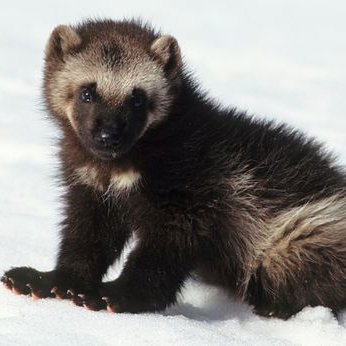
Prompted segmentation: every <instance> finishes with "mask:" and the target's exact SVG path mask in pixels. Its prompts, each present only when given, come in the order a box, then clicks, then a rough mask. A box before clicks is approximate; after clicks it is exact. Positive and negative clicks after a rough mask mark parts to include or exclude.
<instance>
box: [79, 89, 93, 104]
mask: <svg viewBox="0 0 346 346" xmlns="http://www.w3.org/2000/svg"><path fill="white" fill-rule="evenodd" d="M80 98H81V100H82V101H83V102H84V103H91V102H93V91H92V90H91V88H84V89H83V90H82V91H81V94H80Z"/></svg>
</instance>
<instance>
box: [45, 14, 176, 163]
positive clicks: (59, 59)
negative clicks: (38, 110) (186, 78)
mask: <svg viewBox="0 0 346 346" xmlns="http://www.w3.org/2000/svg"><path fill="white" fill-rule="evenodd" d="M181 65H182V63H181V55H180V49H179V46H178V43H177V41H176V40H175V39H174V38H173V37H171V36H158V35H157V34H155V33H154V32H153V31H152V30H151V29H149V28H148V27H145V26H141V25H140V24H138V23H135V22H113V21H99V22H93V21H90V22H86V23H83V24H82V25H79V26H76V27H71V26H65V25H62V26H58V27H57V28H55V29H54V31H53V32H52V34H51V36H50V38H49V41H48V43H47V47H46V58H45V74H44V94H45V98H46V103H47V107H48V109H49V110H50V112H51V113H52V114H53V116H54V117H55V118H56V119H58V120H59V123H60V124H61V125H62V126H63V127H65V128H66V127H69V128H70V129H72V130H73V131H74V134H75V135H76V136H77V137H78V138H79V140H80V142H81V143H82V145H83V146H84V147H85V148H86V149H87V150H88V151H89V152H91V153H92V154H94V155H96V156H97V157H99V158H102V159H112V158H115V157H118V156H121V155H122V154H124V153H126V152H128V151H129V150H130V149H131V148H132V147H133V146H134V145H135V144H136V142H137V141H138V140H139V138H141V137H142V136H143V135H145V132H146V130H147V129H148V128H149V127H153V126H155V124H158V123H159V122H160V121H162V119H164V118H165V117H166V116H167V113H168V111H169V108H170V106H171V103H172V98H173V93H172V86H173V85H175V84H176V83H177V82H178V80H179V74H180V71H181Z"/></svg>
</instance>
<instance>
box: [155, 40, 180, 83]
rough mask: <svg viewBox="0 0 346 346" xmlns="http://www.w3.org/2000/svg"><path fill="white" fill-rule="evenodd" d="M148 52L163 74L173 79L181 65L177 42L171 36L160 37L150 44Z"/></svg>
mask: <svg viewBox="0 0 346 346" xmlns="http://www.w3.org/2000/svg"><path fill="white" fill-rule="evenodd" d="M150 50H151V52H152V53H153V55H154V57H155V59H156V60H157V61H158V63H159V64H160V65H161V66H162V67H163V70H164V71H165V73H166V74H167V75H168V76H169V77H171V78H174V77H175V76H176V74H177V72H178V71H179V69H180V67H181V65H182V59H181V53H180V47H179V45H178V42H177V40H176V39H175V38H174V37H172V36H168V35H165V36H161V37H159V38H158V39H156V40H155V41H154V42H153V43H152V45H151V47H150Z"/></svg>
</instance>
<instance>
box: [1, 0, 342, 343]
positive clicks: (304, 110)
mask: <svg viewBox="0 0 346 346" xmlns="http://www.w3.org/2000/svg"><path fill="white" fill-rule="evenodd" d="M345 14H346V4H345V2H344V1H342V0H334V1H333V2H328V1H323V0H316V1H314V0H305V1H304V2H302V1H299V0H291V1H289V2H288V1H286V2H283V1H275V0H266V1H256V0H253V1H237V2H236V1H232V2H231V1H228V0H224V1H221V0H214V1H213V2H208V3H205V4H202V2H200V1H189V2H186V1H182V0H176V1H174V2H167V3H166V2H164V1H160V2H159V1H153V0H147V1H145V2H141V1H140V0H136V1H130V0H128V1H126V4H124V3H118V2H112V1H105V0H99V1H97V2H95V1H90V0H84V1H80V0H79V1H74V2H72V1H66V0H59V1H56V2H48V1H44V0H38V1H16V0H12V1H10V2H4V4H2V6H1V13H0V32H1V35H0V52H1V55H0V103H1V111H0V168H1V169H0V191H1V193H0V232H1V242H0V272H3V271H4V270H6V269H8V268H10V267H11V266H21V265H30V266H33V267H36V268H39V269H41V270H49V269H51V268H52V267H53V266H54V258H55V255H56V252H57V243H58V223H59V221H60V219H61V215H60V203H59V194H60V193H61V191H60V190H59V188H58V187H57V186H56V182H55V181H54V178H53V177H54V174H55V173H56V166H57V162H56V159H55V156H54V153H55V152H56V148H55V147H54V142H55V139H56V137H57V131H56V129H54V128H53V127H52V125H51V124H49V123H48V122H47V121H46V120H45V119H44V117H45V116H44V113H43V112H42V106H41V97H40V83H41V78H42V76H41V70H42V63H43V59H42V58H43V49H44V44H45V42H46V39H47V37H48V35H49V33H50V31H51V30H52V28H53V27H54V26H55V25H57V24H61V23H75V22H76V21H78V20H80V19H81V18H86V17H90V16H92V17H112V18H123V17H124V16H126V17H132V16H135V17H136V16H141V17H143V18H145V19H147V20H149V21H151V22H153V23H154V24H155V25H156V26H157V27H160V28H162V29H163V31H164V32H167V33H170V34H173V35H175V36H176V37H177V38H178V40H179V42H180V44H181V47H182V51H183V53H184V57H185V60H186V61H187V62H188V64H189V66H190V67H191V69H192V71H193V72H194V73H195V75H196V77H197V78H198V79H199V80H200V82H201V84H202V85H203V87H204V88H205V89H206V90H210V94H211V95H212V96H213V97H215V98H216V99H217V100H219V101H221V102H222V103H223V104H232V105H237V106H239V107H240V108H242V109H247V110H248V111H249V112H250V113H256V114H259V115H260V116H266V117H268V118H276V119H278V120H279V121H286V122H288V123H290V124H292V125H294V126H297V127H300V128H302V129H303V130H304V131H306V132H308V133H310V134H312V135H314V136H317V137H318V138H319V139H320V140H322V141H324V142H326V143H327V147H328V148H330V149H331V150H333V151H334V152H335V153H336V154H337V155H338V156H339V162H340V163H341V164H343V165H345V164H346V150H345V148H346V136H345V132H346V114H345V109H346V98H345V93H346V64H345V61H346V42H345V33H346V21H345ZM119 270H120V267H115V268H113V269H112V270H111V271H110V273H109V277H110V278H112V277H114V276H116V274H117V273H118V272H119ZM114 344H122V345H142V344H143V345H145V344H147V345H172V344H174V345H346V311H344V312H343V313H341V314H340V315H339V316H338V318H335V317H334V316H333V315H332V313H331V312H330V310H329V309H327V308H323V307H315V308H311V307H306V308H305V309H304V310H303V311H301V312H300V313H298V314H297V315H296V316H294V317H292V318H291V319H289V320H288V321H281V320H278V319H264V318H261V317H258V316H256V315H254V314H253V313H252V312H251V309H250V307H249V306H247V305H246V304H242V303H240V302H237V301H234V300H233V299H230V298H229V297H227V296H226V295H225V293H224V292H222V291H220V290H218V289H216V288H213V287H209V286H206V285H202V284H200V283H197V282H195V281H189V282H187V283H186V286H185V288H184V290H183V292H182V295H181V296H180V298H179V304H177V305H176V306H174V307H172V308H170V309H168V310H167V311H165V312H163V313H158V314H143V315H130V314H121V315H120V314H119V315H114V314H110V313H107V312H98V313H95V312H90V311H87V310H84V309H81V308H77V307H75V306H73V305H72V304H71V303H69V302H67V301H58V300H41V301H40V300H39V301H33V300H31V299H30V298H27V297H22V296H15V295H13V294H11V293H10V292H8V291H7V290H5V289H4V288H3V287H0V345H59V346H60V345H114Z"/></svg>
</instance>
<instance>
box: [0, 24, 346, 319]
mask: <svg viewBox="0 0 346 346" xmlns="http://www.w3.org/2000/svg"><path fill="white" fill-rule="evenodd" d="M44 95H45V99H46V102H47V108H48V111H49V113H50V115H51V116H52V119H54V120H55V121H56V122H57V124H58V126H59V127H60V128H61V129H62V138H61V140H60V149H61V150H60V159H61V164H62V167H61V168H62V181H63V184H64V186H65V187H66V194H65V196H64V206H65V219H64V222H63V223H62V231H61V234H62V240H61V245H60V251H59V255H58V259H57V265H56V268H55V270H53V271H52V272H49V273H42V272H38V271H36V270H34V269H31V268H15V269H12V270H10V271H8V272H7V273H5V275H4V277H3V281H4V282H5V284H6V285H7V287H9V288H11V289H14V290H17V291H19V292H20V293H23V294H30V293H31V294H33V295H36V296H39V297H42V298H43V297H54V296H61V297H64V298H71V299H73V301H74V302H75V303H76V304H77V305H85V306H87V307H88V308H90V309H94V310H99V309H104V308H108V309H109V310H111V311H117V312H142V311H157V310H162V309H164V308H165V307H167V306H169V305H170V304H172V303H174V302H175V301H176V296H177V293H178V292H179V290H180V289H181V287H182V285H183V284H184V281H185V280H186V279H187V278H188V277H189V276H190V275H191V274H192V273H197V274H198V275H199V277H200V278H201V279H202V280H205V281H207V282H209V283H212V284H215V285H219V286H222V287H224V288H226V289H227V290H229V291H230V292H232V293H233V294H234V295H236V296H237V297H239V298H240V299H243V300H245V301H247V302H249V303H250V304H252V305H253V306H254V309H255V311H256V312H257V313H259V314H261V315H265V316H277V317H281V318H288V317H289V316H291V315H292V314H295V313H296V312H298V311H299V310H300V309H302V308H303V307H304V306H307V305H312V306H315V305H324V306H328V307H330V308H331V309H333V311H339V310H340V309H342V308H344V307H346V179H345V173H344V172H343V171H342V170H341V169H340V168H338V167H337V166H336V165H335V164H334V161H333V159H332V158H331V157H330V155H329V154H328V153H326V152H325V151H324V150H323V148H322V147H321V146H320V145H319V144H317V143H316V142H315V141H314V140H311V139H308V138H306V137H305V136H303V135H302V134H301V133H299V132H297V131H295V130H292V129H290V128H289V127H287V126H285V125H277V124H274V123H271V122H266V121H259V120H256V119H254V118H252V117H249V116H247V115H246V114H244V113H241V112H238V111H236V110H234V109H231V110H227V109H222V108H221V107H219V106H217V105H215V104H214V103H212V102H210V101H209V100H208V99H207V98H206V97H205V96H204V95H203V94H202V93H201V92H200V91H199V89H198V87H197V86H196V85H195V84H194V83H193V81H192V80H191V79H190V77H189V76H188V74H187V73H186V72H185V70H184V66H183V64H182V61H181V56H180V49H179V46H178V44H177V42H176V40H175V39H174V38H172V37H170V36H160V34H159V33H156V32H154V30H152V29H151V28H150V27H148V26H145V25H143V24H141V23H139V22H135V21H123V22H114V21H88V22H85V23H83V24H81V25H79V26H76V27H74V28H72V27H66V26H60V27H58V28H56V29H55V30H54V32H53V33H52V36H51V38H50V40H49V42H48V45H47V49H46V65H45V72H44ZM133 232H135V233H136V235H137V237H138V243H137V245H136V247H135V249H134V250H133V251H132V253H131V254H130V256H129V258H128V260H127V262H126V265H125V268H124V270H123V272H122V274H121V275H120V277H119V278H118V279H116V280H115V281H112V282H106V283H102V282H101V280H102V278H103V275H104V274H105V273H106V271H107V268H108V267H109V266H110V265H111V264H112V263H113V262H114V261H115V260H116V259H117V258H118V257H119V255H120V253H121V251H122V249H123V247H124V244H125V243H126V241H127V240H128V239H129V237H130V235H131V234H132V233H133ZM78 294H82V295H78ZM102 297H104V299H102Z"/></svg>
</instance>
